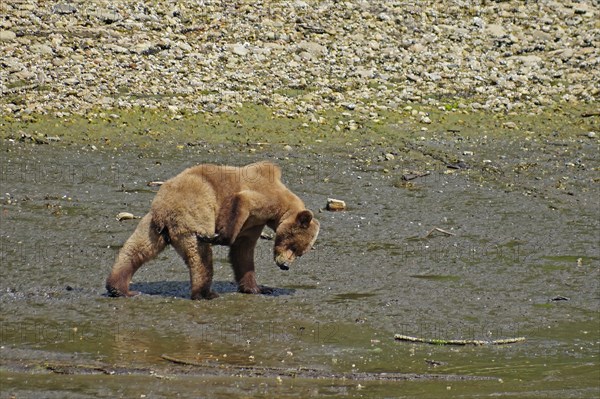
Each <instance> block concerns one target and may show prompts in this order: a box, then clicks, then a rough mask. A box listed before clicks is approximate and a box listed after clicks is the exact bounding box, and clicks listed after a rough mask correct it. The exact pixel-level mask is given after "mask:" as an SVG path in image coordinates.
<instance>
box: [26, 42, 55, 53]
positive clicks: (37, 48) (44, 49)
mask: <svg viewBox="0 0 600 399" xmlns="http://www.w3.org/2000/svg"><path fill="white" fill-rule="evenodd" d="M29 49H30V50H31V51H32V52H33V53H36V54H42V55H48V54H54V50H52V47H50V46H48V45H47V44H33V45H32V46H30V47H29Z"/></svg>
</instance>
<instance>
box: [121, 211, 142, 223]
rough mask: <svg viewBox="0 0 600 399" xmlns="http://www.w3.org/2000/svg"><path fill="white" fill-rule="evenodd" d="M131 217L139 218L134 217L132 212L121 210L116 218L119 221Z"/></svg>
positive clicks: (130, 218)
mask: <svg viewBox="0 0 600 399" xmlns="http://www.w3.org/2000/svg"><path fill="white" fill-rule="evenodd" d="M132 219H139V218H137V217H135V216H134V215H133V213H129V212H121V213H119V214H118V215H117V220H118V221H119V222H121V221H123V220H132Z"/></svg>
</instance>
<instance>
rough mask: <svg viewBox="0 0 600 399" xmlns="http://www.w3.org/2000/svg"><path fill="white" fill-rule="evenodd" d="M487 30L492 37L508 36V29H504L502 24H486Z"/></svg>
mask: <svg viewBox="0 0 600 399" xmlns="http://www.w3.org/2000/svg"><path fill="white" fill-rule="evenodd" d="M485 31H486V32H487V34H488V35H490V36H492V37H503V36H506V30H504V28H503V27H502V25H496V24H489V25H488V26H486V28H485Z"/></svg>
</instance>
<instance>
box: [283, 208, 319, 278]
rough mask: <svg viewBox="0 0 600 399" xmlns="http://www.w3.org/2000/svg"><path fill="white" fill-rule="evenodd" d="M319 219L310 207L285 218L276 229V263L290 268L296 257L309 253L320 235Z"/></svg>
mask: <svg viewBox="0 0 600 399" xmlns="http://www.w3.org/2000/svg"><path fill="white" fill-rule="evenodd" d="M319 227H320V226H319V221H318V220H317V219H315V218H314V217H313V213H312V212H311V211H309V210H308V209H305V210H303V211H300V212H298V213H297V214H296V215H295V216H292V217H290V218H287V219H286V220H284V221H283V222H282V223H281V224H280V225H279V226H277V229H276V230H275V247H274V250H273V255H274V258H275V263H276V264H277V266H279V268H280V269H281V270H288V269H289V268H290V264H292V262H293V261H294V259H296V258H298V257H300V256H302V255H304V254H305V253H307V252H308V251H309V250H310V249H311V248H312V246H313V244H314V243H315V241H316V240H317V236H318V235H319Z"/></svg>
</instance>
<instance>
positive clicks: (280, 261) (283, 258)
mask: <svg viewBox="0 0 600 399" xmlns="http://www.w3.org/2000/svg"><path fill="white" fill-rule="evenodd" d="M294 258H295V256H294V251H292V250H289V249H288V250H285V251H283V252H280V253H277V251H276V255H275V263H276V264H277V266H279V268H280V269H281V270H290V265H291V264H292V262H293V261H294Z"/></svg>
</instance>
